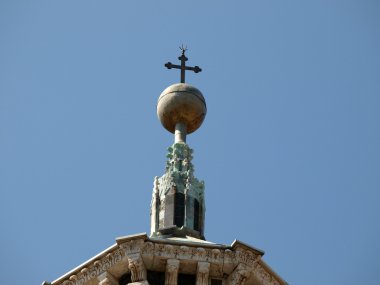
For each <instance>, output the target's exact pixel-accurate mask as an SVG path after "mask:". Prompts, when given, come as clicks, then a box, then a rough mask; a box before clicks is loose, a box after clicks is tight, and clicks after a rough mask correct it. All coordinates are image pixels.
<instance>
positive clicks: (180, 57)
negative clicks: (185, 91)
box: [165, 45, 202, 83]
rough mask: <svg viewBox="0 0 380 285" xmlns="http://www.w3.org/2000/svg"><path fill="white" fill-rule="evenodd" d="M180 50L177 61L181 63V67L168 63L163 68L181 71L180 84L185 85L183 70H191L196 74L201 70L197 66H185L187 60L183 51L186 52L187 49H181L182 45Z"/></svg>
mask: <svg viewBox="0 0 380 285" xmlns="http://www.w3.org/2000/svg"><path fill="white" fill-rule="evenodd" d="M180 49H181V50H182V55H181V56H179V57H178V59H179V60H180V61H181V65H176V64H172V63H171V62H168V63H166V64H165V66H166V67H167V68H168V69H172V68H176V69H181V83H185V70H192V71H194V72H195V73H198V72H201V71H202V69H201V68H200V67H199V66H197V65H196V66H194V67H191V66H186V61H187V60H188V58H187V57H186V56H185V51H187V48H186V47H183V45H182V46H181V47H180Z"/></svg>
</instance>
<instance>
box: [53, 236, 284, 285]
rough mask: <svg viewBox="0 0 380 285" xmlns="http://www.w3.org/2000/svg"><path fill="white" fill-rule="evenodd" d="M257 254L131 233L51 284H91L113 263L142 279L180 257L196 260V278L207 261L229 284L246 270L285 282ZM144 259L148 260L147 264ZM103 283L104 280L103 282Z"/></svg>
mask: <svg viewBox="0 0 380 285" xmlns="http://www.w3.org/2000/svg"><path fill="white" fill-rule="evenodd" d="M260 258H261V254H260V253H259V252H257V251H255V250H250V249H249V248H243V247H239V248H235V249H233V248H231V247H227V246H221V245H215V244H204V245H203V244H201V243H199V244H196V243H191V242H188V243H185V242H184V243H181V242H170V241H168V240H165V241H162V240H159V239H148V238H147V237H146V236H143V235H138V236H136V238H135V239H133V237H132V238H131V237H128V238H121V239H118V240H117V244H116V245H114V246H112V247H111V248H110V249H109V250H108V251H105V252H104V253H101V254H99V255H98V257H95V258H94V259H92V260H89V261H88V262H87V263H85V264H83V265H82V266H81V267H78V268H77V269H75V270H73V271H71V272H70V273H67V274H66V275H64V276H63V277H61V278H59V279H57V280H56V281H54V282H52V283H51V284H52V285H87V284H94V283H93V281H92V280H93V279H97V278H99V277H100V278H102V277H101V276H105V275H104V274H106V273H107V272H110V270H109V269H111V272H113V271H112V268H114V266H116V267H117V268H119V269H120V268H125V270H126V271H125V273H127V272H128V270H130V272H131V279H132V282H141V283H143V281H146V280H147V279H146V277H147V275H146V274H147V271H146V270H147V269H146V268H147V267H148V268H149V269H150V270H152V269H151V268H155V267H154V266H156V265H157V264H161V266H162V264H165V263H166V267H167V268H166V270H167V271H170V270H174V267H172V265H174V263H175V262H178V264H180V263H181V261H190V260H191V261H192V262H196V263H197V264H198V265H197V271H196V272H194V273H196V274H197V280H198V279H199V278H200V277H201V276H202V278H205V276H206V267H207V265H206V264H209V269H208V270H209V273H208V274H209V276H210V275H212V276H218V277H223V275H224V274H228V275H230V280H231V282H232V283H230V284H231V285H242V284H243V283H244V281H245V280H246V279H247V278H248V277H247V276H248V272H245V271H247V270H248V271H249V272H250V274H251V276H252V275H254V277H255V279H256V280H257V281H258V282H260V283H259V284H263V285H283V284H286V282H284V281H283V280H282V279H281V278H280V277H278V276H277V275H276V274H275V273H274V272H273V271H271V270H270V268H269V267H267V266H266V265H265V263H264V262H262V261H261V260H260ZM171 260H177V261H175V262H174V261H171ZM144 262H147V263H146V265H145V264H144ZM116 267H115V268H116ZM161 270H165V267H161ZM173 272H174V271H173ZM231 272H232V273H231ZM102 274H103V275H102ZM198 274H199V278H198ZM202 274H203V275H202ZM119 277H120V276H117V278H119ZM232 277H233V278H232ZM111 278H112V277H111ZM117 278H116V279H117ZM99 280H100V279H99ZM203 280H204V279H203ZM90 281H91V282H90ZM100 281H102V280H100ZM111 282H112V281H111ZM197 282H198V281H197ZM202 283H203V282H200V281H199V284H197V285H204V284H202ZM105 284H107V283H104V284H102V285H105ZM111 284H112V283H111ZM167 285H168V284H167ZM170 285H172V284H170Z"/></svg>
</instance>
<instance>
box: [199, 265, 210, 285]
mask: <svg viewBox="0 0 380 285" xmlns="http://www.w3.org/2000/svg"><path fill="white" fill-rule="evenodd" d="M209 272H210V263H208V262H201V261H199V262H198V268H197V283H196V285H208V274H209Z"/></svg>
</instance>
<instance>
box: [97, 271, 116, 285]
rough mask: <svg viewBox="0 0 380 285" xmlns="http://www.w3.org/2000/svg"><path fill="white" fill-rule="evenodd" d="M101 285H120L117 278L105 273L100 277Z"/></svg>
mask: <svg viewBox="0 0 380 285" xmlns="http://www.w3.org/2000/svg"><path fill="white" fill-rule="evenodd" d="M98 280H99V283H98V284H99V285H119V282H117V280H116V278H115V277H113V276H112V275H111V274H110V273H108V272H104V273H102V274H100V275H99V276H98Z"/></svg>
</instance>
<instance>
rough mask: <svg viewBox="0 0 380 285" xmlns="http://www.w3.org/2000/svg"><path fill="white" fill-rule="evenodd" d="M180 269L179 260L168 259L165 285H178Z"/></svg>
mask: <svg viewBox="0 0 380 285" xmlns="http://www.w3.org/2000/svg"><path fill="white" fill-rule="evenodd" d="M178 269H179V260H178V259H168V260H167V261H166V271H165V285H177V279H178Z"/></svg>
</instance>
